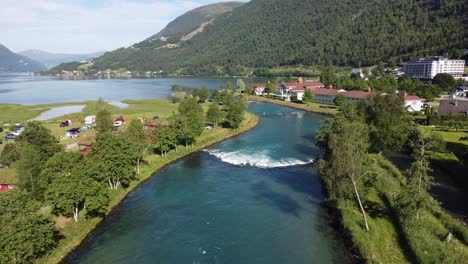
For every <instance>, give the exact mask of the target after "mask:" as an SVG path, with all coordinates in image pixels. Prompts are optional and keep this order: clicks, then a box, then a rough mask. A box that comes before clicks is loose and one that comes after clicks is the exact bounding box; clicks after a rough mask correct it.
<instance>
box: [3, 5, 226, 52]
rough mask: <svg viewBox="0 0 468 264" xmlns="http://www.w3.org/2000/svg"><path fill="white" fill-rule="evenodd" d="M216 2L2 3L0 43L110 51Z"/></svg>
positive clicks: (11, 46) (56, 49) (17, 47)
mask: <svg viewBox="0 0 468 264" xmlns="http://www.w3.org/2000/svg"><path fill="white" fill-rule="evenodd" d="M217 2H226V0H102V1H100V0H68V1H66V0H0V44H3V45H4V46H6V47H7V48H9V49H10V50H12V51H14V52H19V51H23V50H28V49H38V50H43V51H47V52H53V53H88V52H97V51H111V50H114V49H117V48H120V47H128V46H130V45H132V44H134V43H137V42H140V41H142V40H144V39H146V38H148V37H150V36H152V35H154V34H156V33H157V32H159V31H160V30H161V29H163V28H164V27H165V26H166V25H167V24H168V23H169V22H170V21H172V20H173V19H175V18H176V17H177V16H179V15H182V14H183V13H185V12H187V11H190V10H191V9H193V8H196V7H199V6H203V5H207V4H211V3H217Z"/></svg>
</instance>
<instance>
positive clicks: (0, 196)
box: [0, 190, 58, 263]
mask: <svg viewBox="0 0 468 264" xmlns="http://www.w3.org/2000/svg"><path fill="white" fill-rule="evenodd" d="M0 208H2V213H0V223H2V227H1V228H0V237H1V239H0V263H33V262H34V261H35V260H36V259H38V258H40V257H41V256H43V255H45V254H46V253H47V252H49V251H50V250H51V249H53V248H54V247H55V246H56V245H57V238H56V237H57V235H58V232H57V230H56V228H55V225H54V223H53V222H52V221H50V220H49V219H48V218H47V217H45V216H43V215H41V214H40V213H39V209H40V203H38V202H35V201H34V200H32V199H31V197H30V196H29V195H28V193H26V192H22V191H18V190H15V191H5V192H1V193H0Z"/></svg>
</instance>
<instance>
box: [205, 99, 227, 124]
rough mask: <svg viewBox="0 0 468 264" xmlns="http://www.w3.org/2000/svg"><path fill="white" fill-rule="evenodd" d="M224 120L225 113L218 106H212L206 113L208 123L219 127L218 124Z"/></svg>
mask: <svg viewBox="0 0 468 264" xmlns="http://www.w3.org/2000/svg"><path fill="white" fill-rule="evenodd" d="M222 119H223V112H222V111H221V109H220V108H219V106H218V105H217V104H211V105H210V107H209V108H208V112H207V113H206V121H207V122H209V123H210V124H212V125H213V126H217V125H218V123H219V122H220V121H221V120H222Z"/></svg>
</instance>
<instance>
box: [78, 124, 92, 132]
mask: <svg viewBox="0 0 468 264" xmlns="http://www.w3.org/2000/svg"><path fill="white" fill-rule="evenodd" d="M89 129H91V126H89V125H84V126H82V127H81V128H80V132H82V131H87V130H89Z"/></svg>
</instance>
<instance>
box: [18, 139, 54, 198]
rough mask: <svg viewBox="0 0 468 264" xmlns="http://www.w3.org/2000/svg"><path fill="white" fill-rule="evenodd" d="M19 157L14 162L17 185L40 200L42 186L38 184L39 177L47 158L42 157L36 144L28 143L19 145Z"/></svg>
mask: <svg viewBox="0 0 468 264" xmlns="http://www.w3.org/2000/svg"><path fill="white" fill-rule="evenodd" d="M20 157H21V158H20V160H18V161H17V162H16V171H17V175H18V187H20V189H22V190H25V191H27V192H30V193H31V194H32V197H34V198H35V199H38V200H40V198H41V197H42V193H41V189H42V188H41V186H39V182H40V180H39V177H40V173H41V171H42V167H43V165H44V162H46V160H47V159H44V158H43V157H42V153H41V150H40V149H39V148H38V147H37V146H34V145H29V144H28V145H24V146H22V147H21V149H20Z"/></svg>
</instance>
